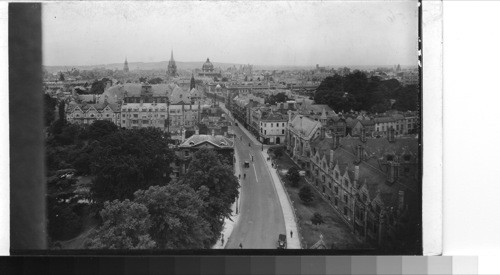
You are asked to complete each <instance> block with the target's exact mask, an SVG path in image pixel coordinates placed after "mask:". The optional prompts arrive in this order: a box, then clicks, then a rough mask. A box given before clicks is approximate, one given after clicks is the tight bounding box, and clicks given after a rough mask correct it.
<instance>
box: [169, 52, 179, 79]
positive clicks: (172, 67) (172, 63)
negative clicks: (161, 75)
mask: <svg viewBox="0 0 500 275" xmlns="http://www.w3.org/2000/svg"><path fill="white" fill-rule="evenodd" d="M167 76H171V77H176V76H177V65H175V60H174V50H172V51H171V52H170V61H168V67H167Z"/></svg>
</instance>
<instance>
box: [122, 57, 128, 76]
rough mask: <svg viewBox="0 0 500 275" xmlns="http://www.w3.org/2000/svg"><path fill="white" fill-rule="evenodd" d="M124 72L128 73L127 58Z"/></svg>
mask: <svg viewBox="0 0 500 275" xmlns="http://www.w3.org/2000/svg"><path fill="white" fill-rule="evenodd" d="M123 71H124V72H126V73H128V71H129V70H128V62H127V58H126V57H125V64H123Z"/></svg>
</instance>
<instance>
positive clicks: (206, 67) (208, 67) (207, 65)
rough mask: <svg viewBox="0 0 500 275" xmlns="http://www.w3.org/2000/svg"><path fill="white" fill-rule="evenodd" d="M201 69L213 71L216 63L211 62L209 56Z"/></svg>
mask: <svg viewBox="0 0 500 275" xmlns="http://www.w3.org/2000/svg"><path fill="white" fill-rule="evenodd" d="M201 69H202V70H203V71H204V72H206V71H213V70H214V65H213V64H212V63H211V62H210V59H209V58H207V61H206V62H205V63H204V64H203V67H202V68H201Z"/></svg>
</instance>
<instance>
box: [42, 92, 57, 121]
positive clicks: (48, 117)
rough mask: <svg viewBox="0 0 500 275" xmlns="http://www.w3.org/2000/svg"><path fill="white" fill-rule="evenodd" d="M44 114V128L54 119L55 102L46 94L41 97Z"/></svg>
mask: <svg viewBox="0 0 500 275" xmlns="http://www.w3.org/2000/svg"><path fill="white" fill-rule="evenodd" d="M43 103H44V112H45V126H49V125H50V124H51V123H52V122H53V121H54V119H55V117H56V115H55V109H56V105H57V101H56V99H55V98H52V97H51V96H49V95H48V94H45V95H44V97H43Z"/></svg>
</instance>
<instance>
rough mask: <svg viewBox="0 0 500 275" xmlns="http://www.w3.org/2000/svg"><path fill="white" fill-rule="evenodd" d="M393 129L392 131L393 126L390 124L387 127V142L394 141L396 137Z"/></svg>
mask: <svg viewBox="0 0 500 275" xmlns="http://www.w3.org/2000/svg"><path fill="white" fill-rule="evenodd" d="M394 135H395V131H394V127H392V126H391V128H390V129H389V134H388V135H387V138H388V139H389V142H395V141H396V138H395V136H394Z"/></svg>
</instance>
